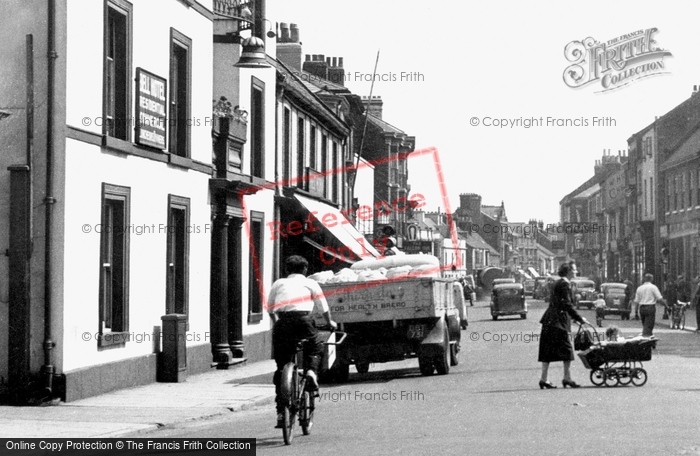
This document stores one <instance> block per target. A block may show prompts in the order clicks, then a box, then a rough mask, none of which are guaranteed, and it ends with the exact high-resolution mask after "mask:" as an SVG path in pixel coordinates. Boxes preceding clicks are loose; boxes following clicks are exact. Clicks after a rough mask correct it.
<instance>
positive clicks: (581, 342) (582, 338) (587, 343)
mask: <svg viewBox="0 0 700 456" xmlns="http://www.w3.org/2000/svg"><path fill="white" fill-rule="evenodd" d="M592 345H593V336H592V335H591V333H590V331H588V330H587V329H583V325H580V326H579V327H578V332H577V333H576V336H574V350H576V351H583V350H588V349H589V348H591V346H592Z"/></svg>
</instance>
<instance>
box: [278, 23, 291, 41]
mask: <svg viewBox="0 0 700 456" xmlns="http://www.w3.org/2000/svg"><path fill="white" fill-rule="evenodd" d="M280 42H281V43H288V42H289V24H287V23H286V22H280Z"/></svg>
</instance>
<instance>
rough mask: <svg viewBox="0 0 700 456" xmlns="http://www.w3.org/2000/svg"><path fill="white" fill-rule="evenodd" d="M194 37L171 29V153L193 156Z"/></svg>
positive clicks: (169, 123) (169, 124)
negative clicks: (191, 112) (192, 69)
mask: <svg viewBox="0 0 700 456" xmlns="http://www.w3.org/2000/svg"><path fill="white" fill-rule="evenodd" d="M191 48H192V40H190V39H189V38H187V37H186V36H185V35H183V34H182V33H180V32H178V31H177V30H175V29H173V28H171V29H170V118H169V122H168V127H170V149H169V150H170V153H171V154H174V155H179V156H181V157H189V156H190V144H189V143H190V126H189V124H190V122H188V120H189V118H190V98H191V97H190V94H191V88H190V87H191V70H190V49H191Z"/></svg>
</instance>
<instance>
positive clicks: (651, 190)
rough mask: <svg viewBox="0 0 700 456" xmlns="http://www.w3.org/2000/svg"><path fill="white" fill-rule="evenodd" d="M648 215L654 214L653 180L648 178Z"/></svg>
mask: <svg viewBox="0 0 700 456" xmlns="http://www.w3.org/2000/svg"><path fill="white" fill-rule="evenodd" d="M649 213H651V214H652V215H653V214H654V178H653V177H650V178H649Z"/></svg>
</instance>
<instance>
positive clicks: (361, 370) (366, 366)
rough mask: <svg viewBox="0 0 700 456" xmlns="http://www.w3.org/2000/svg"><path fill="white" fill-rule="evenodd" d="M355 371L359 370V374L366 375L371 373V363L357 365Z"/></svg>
mask: <svg viewBox="0 0 700 456" xmlns="http://www.w3.org/2000/svg"><path fill="white" fill-rule="evenodd" d="M355 369H357V372H358V373H359V374H366V373H367V372H369V363H366V362H361V363H355Z"/></svg>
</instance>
